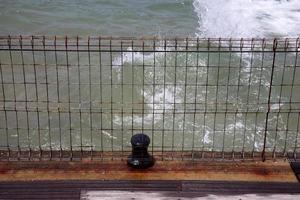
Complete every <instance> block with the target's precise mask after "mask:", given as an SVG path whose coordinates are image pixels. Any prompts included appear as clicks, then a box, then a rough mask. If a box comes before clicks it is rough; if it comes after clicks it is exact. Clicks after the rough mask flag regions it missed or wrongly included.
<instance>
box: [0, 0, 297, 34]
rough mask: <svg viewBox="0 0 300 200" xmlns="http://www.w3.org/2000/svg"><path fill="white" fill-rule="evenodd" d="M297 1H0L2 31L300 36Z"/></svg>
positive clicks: (7, 32) (12, 32) (28, 32)
mask: <svg viewBox="0 0 300 200" xmlns="http://www.w3.org/2000/svg"><path fill="white" fill-rule="evenodd" d="M299 27H300V1H298V0H213V1H211V0H152V1H148V0H115V1H110V0H87V1H80V0H74V1H72V0H66V1H52V0H27V1H23V0H1V1H0V33H1V34H29V35H31V34H48V35H49V34H58V35H63V34H68V35H99V34H100V35H119V36H141V35H160V36H164V35H176V36H179V35H180V36H185V37H186V36H195V35H199V36H205V37H254V36H259V37H267V36H289V37H292V36H293V37H295V36H298V35H299V30H300V29H299Z"/></svg>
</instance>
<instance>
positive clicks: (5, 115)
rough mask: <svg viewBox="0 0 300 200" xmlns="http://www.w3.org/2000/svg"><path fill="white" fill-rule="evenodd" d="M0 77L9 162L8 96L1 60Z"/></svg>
mask: <svg viewBox="0 0 300 200" xmlns="http://www.w3.org/2000/svg"><path fill="white" fill-rule="evenodd" d="M0 75H1V89H2V94H3V109H4V120H5V132H6V146H7V160H8V161H9V159H10V157H11V155H10V146H9V134H8V122H7V121H8V119H7V110H6V105H5V102H6V94H5V88H4V81H3V70H2V62H1V60H0Z"/></svg>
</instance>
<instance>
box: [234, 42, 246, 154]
mask: <svg viewBox="0 0 300 200" xmlns="http://www.w3.org/2000/svg"><path fill="white" fill-rule="evenodd" d="M239 44H240V59H239V60H240V62H239V73H238V83H237V92H236V105H239V93H240V86H241V83H240V82H241V71H242V62H243V47H244V39H243V38H241V40H240V43H239ZM238 113H239V109H238V108H237V109H236V112H235V118H234V129H233V130H234V133H233V138H234V139H233V150H232V151H233V156H234V155H235V154H234V153H235V137H236V127H237V115H238ZM233 159H234V158H233Z"/></svg>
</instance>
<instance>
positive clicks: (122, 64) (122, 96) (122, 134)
mask: <svg viewBox="0 0 300 200" xmlns="http://www.w3.org/2000/svg"><path fill="white" fill-rule="evenodd" d="M143 55H144V54H143ZM119 67H120V68H121V106H122V107H121V137H122V142H121V153H122V158H121V159H122V160H123V156H124V105H125V102H124V80H123V79H124V72H123V70H124V60H123V41H122V40H121V66H119ZM143 127H144V126H143ZM143 132H144V130H143Z"/></svg>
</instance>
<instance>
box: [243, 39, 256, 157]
mask: <svg viewBox="0 0 300 200" xmlns="http://www.w3.org/2000/svg"><path fill="white" fill-rule="evenodd" d="M250 47H251V49H250V50H251V56H250V65H249V68H250V69H249V70H250V73H249V79H248V88H247V103H246V105H247V108H246V116H245V121H244V123H245V128H244V133H243V144H242V158H243V159H244V157H245V143H246V131H247V118H248V114H249V106H250V105H249V99H250V90H251V79H252V67H253V51H254V47H255V43H254V38H252V39H251V43H250Z"/></svg>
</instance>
